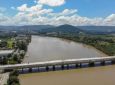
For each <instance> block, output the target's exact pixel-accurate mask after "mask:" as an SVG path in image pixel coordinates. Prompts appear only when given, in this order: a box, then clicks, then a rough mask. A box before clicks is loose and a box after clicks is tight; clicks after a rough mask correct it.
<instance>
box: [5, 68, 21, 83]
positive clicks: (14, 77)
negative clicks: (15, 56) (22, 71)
mask: <svg viewBox="0 0 115 85" xmlns="http://www.w3.org/2000/svg"><path fill="white" fill-rule="evenodd" d="M18 75H19V74H18V71H17V70H14V71H12V72H11V73H10V75H9V79H8V81H7V85H20V82H19V79H18Z"/></svg>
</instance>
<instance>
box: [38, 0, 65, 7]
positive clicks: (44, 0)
mask: <svg viewBox="0 0 115 85" xmlns="http://www.w3.org/2000/svg"><path fill="white" fill-rule="evenodd" d="M38 3H39V4H45V5H48V6H61V5H63V4H65V0H38Z"/></svg>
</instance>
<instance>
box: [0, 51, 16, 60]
mask: <svg viewBox="0 0 115 85" xmlns="http://www.w3.org/2000/svg"><path fill="white" fill-rule="evenodd" d="M13 52H14V50H0V60H1V59H2V58H3V57H7V56H8V55H9V54H12V53H13Z"/></svg>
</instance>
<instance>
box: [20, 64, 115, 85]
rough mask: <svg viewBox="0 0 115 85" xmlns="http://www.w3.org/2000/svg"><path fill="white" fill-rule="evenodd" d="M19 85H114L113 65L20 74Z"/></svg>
mask: <svg viewBox="0 0 115 85" xmlns="http://www.w3.org/2000/svg"><path fill="white" fill-rule="evenodd" d="M19 79H20V83H21V85H115V65H113V66H104V67H94V68H83V69H75V70H65V71H55V72H43V73H32V74H22V75H20V76H19Z"/></svg>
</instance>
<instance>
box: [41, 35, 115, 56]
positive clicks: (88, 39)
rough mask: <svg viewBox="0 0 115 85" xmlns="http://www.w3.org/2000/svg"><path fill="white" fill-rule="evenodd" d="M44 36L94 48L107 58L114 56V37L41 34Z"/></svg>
mask: <svg viewBox="0 0 115 85" xmlns="http://www.w3.org/2000/svg"><path fill="white" fill-rule="evenodd" d="M42 35H45V36H52V37H59V38H64V39H68V40H72V41H75V42H80V43H83V44H87V45H90V46H93V47H95V48H96V49H98V50H100V51H102V52H104V53H105V54H107V55H109V56H114V55H115V36H114V35H109V34H105V35H93V34H92V35H91V34H82V33H80V34H77V35H76V34H68V33H56V34H47V33H45V34H42Z"/></svg>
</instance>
